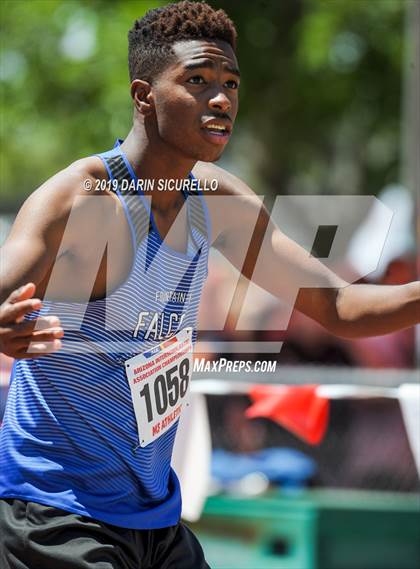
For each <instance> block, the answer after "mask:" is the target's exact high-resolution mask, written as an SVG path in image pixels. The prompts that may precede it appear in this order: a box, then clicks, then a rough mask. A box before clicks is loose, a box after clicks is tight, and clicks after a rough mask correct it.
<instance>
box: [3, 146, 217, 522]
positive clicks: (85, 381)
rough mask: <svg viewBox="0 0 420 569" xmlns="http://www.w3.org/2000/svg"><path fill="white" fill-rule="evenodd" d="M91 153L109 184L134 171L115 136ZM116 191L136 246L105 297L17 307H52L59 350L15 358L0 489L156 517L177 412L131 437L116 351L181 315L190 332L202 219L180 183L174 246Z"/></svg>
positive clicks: (133, 429)
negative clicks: (180, 239) (153, 430)
mask: <svg viewBox="0 0 420 569" xmlns="http://www.w3.org/2000/svg"><path fill="white" fill-rule="evenodd" d="M99 156H100V157H101V159H102V160H103V161H104V163H105V165H106V168H107V171H108V174H109V178H110V180H117V181H118V184H116V185H117V186H118V187H122V185H123V180H125V181H126V183H125V184H126V186H125V187H127V181H128V182H132V181H134V183H137V179H136V177H135V174H134V172H133V169H132V168H131V166H130V164H129V162H128V161H127V159H126V157H125V155H124V154H123V152H122V151H121V149H120V146H119V141H118V142H117V144H116V146H115V147H114V149H112V150H111V151H109V152H105V153H103V154H100V155H99ZM190 176H192V175H191V174H190ZM114 189H115V188H114ZM116 193H117V195H118V197H119V199H120V200H121V203H122V205H123V207H124V210H125V213H126V216H127V220H128V223H129V226H130V231H131V236H132V242H133V247H134V250H135V255H134V259H133V265H132V268H131V272H130V274H129V276H128V278H127V279H126V281H125V282H124V283H123V284H122V285H121V286H120V287H119V288H118V289H117V290H116V291H114V292H112V293H111V294H110V295H108V296H107V298H104V299H99V300H93V301H90V302H89V303H88V304H87V305H86V304H81V303H75V302H57V301H49V300H48V299H45V300H44V302H43V307H42V308H41V309H40V310H39V311H37V312H33V313H31V314H30V315H28V317H29V318H35V317H37V316H38V315H47V314H51V315H56V316H58V317H59V318H60V320H61V323H62V326H63V327H64V331H65V336H64V338H63V348H62V349H61V350H60V351H58V352H56V353H54V354H49V355H46V356H43V357H41V358H38V359H27V360H17V361H16V362H15V364H14V367H13V371H12V378H11V383H10V389H9V395H8V400H7V404H6V411H5V416H4V423H3V427H2V429H1V433H0V497H9V498H12V497H15V498H20V499H24V500H29V501H34V502H38V503H41V504H46V505H51V506H55V507H58V508H61V509H64V510H66V511H69V512H74V513H78V514H81V515H85V516H89V517H92V518H95V519H98V520H102V521H104V522H107V523H110V524H113V525H116V526H121V527H127V528H133V529H154V528H162V527H168V526H171V525H175V524H176V523H177V522H178V521H179V518H180V513H181V495H180V485H179V482H178V479H177V476H176V474H175V472H174V471H173V469H172V468H171V454H172V449H173V444H174V439H175V434H176V430H177V422H176V423H175V424H174V425H173V426H171V427H170V429H169V430H168V431H166V432H165V433H164V434H163V435H162V436H160V437H159V438H158V439H157V440H156V441H153V442H151V443H150V444H149V445H148V446H146V447H141V446H140V445H139V435H138V431H137V424H136V420H135V415H134V410H133V403H132V399H131V395H130V387H129V385H128V382H127V378H126V375H125V368H124V361H125V360H126V359H128V358H130V357H133V356H134V355H136V354H138V353H142V352H144V351H145V350H148V349H150V348H153V347H155V346H157V345H159V344H160V343H161V342H162V340H163V339H165V338H168V337H171V336H173V334H175V333H176V332H177V331H178V330H179V329H180V327H181V328H182V329H184V328H186V327H191V328H192V329H193V341H195V338H196V330H197V312H198V305H199V301H200V295H201V291H202V287H203V283H204V281H205V278H206V276H207V263H208V249H209V237H210V227H209V220H208V213H207V209H206V206H205V200H204V198H203V196H202V195H201V193H200V192H199V191H198V190H191V191H188V192H186V193H185V199H186V203H185V206H186V207H187V212H188V214H187V217H188V222H189V243H188V250H187V251H186V253H185V254H183V253H180V252H177V251H175V250H173V249H171V248H170V247H168V246H167V245H166V244H164V243H163V242H162V240H161V238H160V236H159V233H158V231H157V228H156V225H155V222H154V220H153V215H152V213H151V209H150V204H149V201H148V200H147V199H146V198H145V196H144V194H142V192H141V191H140V192H137V191H127V192H121V191H119V190H118V188H117V189H116ZM139 315H141V318H140V316H139Z"/></svg>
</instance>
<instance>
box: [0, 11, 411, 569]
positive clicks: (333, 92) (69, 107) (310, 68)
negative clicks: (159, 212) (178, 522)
mask: <svg viewBox="0 0 420 569" xmlns="http://www.w3.org/2000/svg"><path fill="white" fill-rule="evenodd" d="M210 3H211V5H212V6H214V7H216V8H218V7H222V8H223V9H225V10H226V11H227V13H228V14H229V15H230V17H231V18H232V19H233V21H234V22H235V24H236V26H237V29H238V33H239V43H238V59H239V65H240V68H241V75H242V82H241V88H240V110H239V116H238V119H237V124H236V127H235V134H234V136H233V138H232V141H231V142H230V143H229V147H228V148H227V150H226V152H225V155H224V156H223V158H222V160H221V161H220V165H221V166H222V167H225V168H226V169H227V170H229V171H231V172H233V173H234V174H236V175H238V176H239V177H240V178H242V179H243V180H245V181H246V182H247V183H248V185H249V186H251V187H252V188H253V189H254V191H255V192H256V193H258V194H260V195H261V196H265V203H266V204H267V207H269V208H270V207H272V205H273V203H274V200H275V197H276V196H279V195H284V196H302V195H311V196H314V195H322V196H337V195H338V196H358V195H372V196H377V197H379V199H380V200H381V201H382V202H383V203H385V204H386V205H387V206H388V207H389V208H390V209H391V210H392V211H393V213H394V217H393V221H392V225H391V228H390V231H389V235H388V239H387V242H386V244H385V247H384V249H383V254H382V257H381V260H380V262H379V264H378V267H377V269H376V270H375V271H374V272H373V273H372V274H370V275H368V276H366V277H364V281H365V282H375V283H383V284H400V283H404V282H408V281H410V280H414V279H415V278H416V274H417V272H416V256H417V253H416V232H415V226H416V219H418V214H417V213H416V212H417V209H416V189H417V190H418V181H419V180H418V149H419V145H418V136H419V134H418V129H419V118H418V117H419V112H418V101H419V99H420V93H419V84H420V76H419V62H418V55H417V59H416V53H418V51H419V46H418V41H419V40H418V37H419V9H418V3H417V2H416V1H415V0H347V1H344V0H343V1H339V0H327V1H323V0H260V1H257V0H255V1H252V2H251V1H244V2H239V1H237V0H220V1H210ZM164 4H165V2H148V1H127V0H119V1H116V0H115V1H113V2H109V1H105V0H91V1H73V0H48V1H44V0H19V1H6V0H3V2H2V3H1V5H0V10H1V67H0V82H1V87H2V98H1V125H0V126H1V146H2V153H1V164H0V175H1V204H2V208H1V216H0V231H1V239H0V242H1V241H3V240H4V239H5V238H6V236H7V233H8V231H9V228H10V224H11V223H12V221H13V219H14V216H15V214H16V212H17V210H18V209H19V207H20V205H21V204H22V203H23V201H24V200H25V198H26V197H27V196H28V195H29V194H30V193H31V192H32V191H33V190H34V189H35V188H36V187H38V186H39V185H40V184H41V183H42V182H43V181H44V180H46V179H47V178H48V177H50V176H51V175H53V174H54V173H55V172H57V171H58V170H60V169H62V168H64V167H66V166H67V165H68V164H70V163H71V162H73V161H74V160H77V159H79V158H81V157H84V156H87V155H91V154H95V153H98V152H102V151H104V150H107V149H109V148H111V147H112V145H113V143H114V141H115V139H116V138H118V137H119V138H124V136H125V135H126V134H127V133H128V131H129V129H130V126H131V118H132V107H131V99H130V96H129V80H128V70H127V31H128V29H129V28H130V27H131V26H132V23H133V21H134V20H135V19H136V18H138V17H140V16H141V15H142V14H144V13H145V12H146V11H147V10H148V9H150V8H154V7H157V6H160V5H164ZM416 42H417V46H416ZM416 176H417V178H416ZM331 199H332V198H331ZM331 203H332V202H331ZM345 213H346V214H347V217H348V222H349V223H354V224H356V221H357V224H358V226H357V225H355V229H354V234H353V236H352V239H351V240H349V243H348V247H347V248H346V249H345V250H343V253H342V258H340V261H339V263H337V270H338V269H340V270H343V268H346V270H348V271H350V272H354V274H355V275H358V274H362V272H363V267H364V265H365V264H366V263H367V262H368V261H369V249H368V247H367V244H368V243H369V234H370V233H369V232H374V231H375V223H376V222H375V214H374V213H375V212H374V211H373V210H372V209H369V210H367V211H366V212H365V214H364V215H363V216H362V217H361V218H360V212H359V213H358V214H357V215H359V217H357V215H356V213H357V212H353V211H350V210H349V211H348V212H345ZM314 215H315V214H314V212H312V214H311V212H310V211H308V210H307V209H302V211H300V210H299V209H297V210H296V211H294V217H293V223H294V224H295V225H296V226H299V228H303V231H304V230H305V228H309V227H311V226H312V225H313V223H314V219H313V216H314ZM353 215H354V216H355V217H354V219H352V216H353ZM292 236H293V235H292ZM355 278H356V277H355ZM232 283H234V286H235V287H236V280H235V275H234V272H232V270H231V269H230V268H229V267H227V266H226V264H225V263H223V262H222V260H221V259H220V257H219V256H217V255H214V256H213V257H212V259H211V268H210V273H209V279H208V283H207V285H206V286H207V288H206V290H205V292H204V294H203V302H202V308H201V315H200V319H201V320H200V323H201V326H200V328H201V335H200V339H201V341H202V345H203V346H207V347H208V350H209V351H208V352H207V353H204V354H203V356H204V357H206V358H207V359H212V360H217V359H219V358H220V357H221V356H223V357H225V358H226V359H237V356H235V355H234V354H233V353H231V352H230V351H229V348H228V346H230V345H231V344H232V342H238V341H240V342H243V341H249V342H254V343H255V345H256V346H258V345H260V346H261V345H266V344H267V342H283V347H282V350H281V351H280V352H278V351H277V353H269V354H267V353H263V352H264V350H263V349H262V348H261V351H259V350H258V348H256V349H255V350H254V351H253V352H251V353H248V354H242V355H241V356H240V357H241V358H243V359H250V360H256V359H260V360H261V359H266V360H276V361H277V362H278V364H277V373H276V374H271V376H270V375H264V377H258V376H252V377H250V376H246V375H243V374H242V375H241V374H234V373H231V374H228V375H226V374H225V375H224V376H223V377H222V375H223V374H222V375H220V377H211V376H209V374H207V375H205V374H204V375H203V378H205V379H207V380H208V379H216V380H220V381H223V382H224V385H225V391H227V392H228V393H227V394H225V395H220V394H217V393H216V392H217V388H216V387H214V386H215V385H217V384H216V383H215V384H213V388H212V389H209V390H208V392H207V394H206V409H207V415H208V418H209V421H210V427H211V433H212V447H213V455H212V456H213V462H212V474H213V477H212V483H211V487H210V489H209V490H208V492H209V493H210V494H212V495H211V496H210V497H209V499H208V501H207V503H206V506H205V509H204V514H203V516H202V517H201V519H200V521H199V522H197V523H196V524H195V525H194V527H195V530H196V531H197V532H198V534H199V536H200V538H201V540H202V543H203V545H204V547H205V550H206V552H207V557H208V559H209V562H210V564H211V566H212V567H214V568H215V569H217V568H219V569H222V568H224V569H231V568H233V567H235V568H237V569H265V568H267V569H269V568H273V569H274V568H276V569H288V568H290V569H328V568H331V569H358V568H360V569H387V568H389V569H396V568H397V567H398V568H400V569H404V568H407V569H408V568H411V567H417V566H418V565H419V564H420V551H419V548H418V542H417V540H418V538H419V537H420V525H419V524H420V522H419V513H420V502H419V479H418V473H417V471H416V466H415V462H414V459H413V444H412V441H410V440H409V439H410V437H409V433H408V430H407V429H408V427H407V419H406V415H404V414H402V412H401V407H400V403H399V399H398V388H399V386H400V385H401V384H405V383H413V382H415V381H417V379H418V378H417V370H418V368H417V363H418V355H416V342H415V333H414V331H413V330H406V331H402V332H399V333H396V334H391V335H388V336H386V337H381V338H369V339H364V340H358V341H348V340H341V339H337V338H334V337H332V336H331V335H330V334H328V333H327V332H325V331H324V330H322V329H321V328H320V327H319V326H318V325H316V324H314V323H313V322H311V321H309V320H308V319H307V318H305V317H303V316H302V315H299V314H297V313H294V314H293V316H292V319H291V321H290V324H289V326H288V328H287V331H284V330H282V329H281V327H280V325H279V323H280V322H281V321H282V318H283V312H284V307H283V306H282V304H281V303H280V302H278V301H274V300H273V299H272V298H271V299H270V298H268V297H267V296H266V295H263V294H262V293H259V292H258V291H257V292H255V296H253V297H252V298H253V302H252V303H248V304H247V305H245V306H244V305H242V304H240V305H239V308H238V303H237V302H236V303H235V302H233V300H234V298H233V297H232V295H230V294H227V293H226V294H225V292H226V291H232V286H233V285H232ZM244 287H245V288H246V287H247V284H246V283H244V282H243V281H240V282H239V285H238V286H237V287H236V288H235V290H233V292H232V294H234V295H236V296H235V298H236V299H237V298H238V295H239V298H240V297H241V294H243V291H242V289H243V288H244ZM226 298H227V299H228V300H229V304H228V305H227V304H226V303H227V300H226ZM238 311H239V312H240V313H241V316H242V318H243V319H244V320H245V321H246V322H247V323H248V324H247V327H246V328H247V329H246V330H238V329H237V328H238V327H237V326H236V324H237V322H238V318H239V315H238V313H237V312H238ZM219 313H220V314H222V315H224V314H226V315H227V318H226V322H225V325H224V327H223V330H219V331H217V330H216V331H215V330H212V328H213V327H214V326H213V323H214V321H215V320H217V318H218V314H219ZM215 342H219V344H217V345H220V342H223V343H224V345H225V346H226V350H223V349H221V350H220V352H219V353H215V352H214V349H212V346H214V345H216V344H215ZM221 352H223V353H221ZM10 364H11V362H10V361H8V360H7V359H3V360H2V376H1V377H2V393H3V397H2V401H1V406H0V407H1V409H0V410H2V408H3V407H4V404H5V394H6V391H7V383H8V377H9V373H10ZM198 379H199V378H198ZM244 382H245V384H244ZM261 382H264V383H267V382H269V383H275V384H293V385H301V384H305V383H306V384H307V383H317V384H319V383H321V384H322V383H326V384H343V385H353V386H357V387H359V388H360V393H359V398H358V399H357V400H354V399H351V400H349V399H337V400H333V401H331V404H330V414H329V424H328V429H327V433H326V436H325V438H324V439H323V441H322V442H321V443H320V444H319V445H318V446H310V445H308V443H307V442H303V441H302V440H300V439H299V438H298V437H296V436H295V435H294V434H291V433H290V432H289V431H288V430H286V429H285V428H284V427H283V426H281V425H279V424H278V423H277V422H275V421H273V420H270V419H268V418H267V419H253V420H250V419H247V418H245V414H244V413H245V409H246V408H247V407H248V406H249V403H250V394H249V392H248V387H246V386H247V385H248V386H249V385H250V383H261ZM197 383H198V381H197ZM239 384H241V385H245V387H243V389H242V391H241V390H240V389H239V388H238V385H239ZM203 385H204V384H203ZM235 385H236V387H235ZM367 386H376V387H381V388H382V387H383V388H387V389H390V390H394V391H395V395H394V396H392V397H391V396H389V397H388V396H387V397H385V396H384V394H382V395H381V396H380V397H375V398H365V397H364V396H363V393H364V391H363V390H364V389H365V388H366V387H367ZM230 388H231V392H229V390H230ZM201 391H202V392H204V393H205V392H206V389H204V388H203V389H202V390H201ZM384 393H385V392H384ZM411 408H413V406H411ZM416 409H417V411H416ZM414 413H418V407H415V406H414ZM417 416H418V415H417ZM232 473H233V474H232Z"/></svg>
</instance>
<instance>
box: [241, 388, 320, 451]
mask: <svg viewBox="0 0 420 569" xmlns="http://www.w3.org/2000/svg"><path fill="white" fill-rule="evenodd" d="M317 387H318V386H317V385H298V386H295V385H294V386H288V385H281V386H274V385H255V386H254V387H252V388H251V390H250V392H249V396H250V398H251V399H252V401H253V402H254V403H253V404H252V405H251V407H248V409H247V410H246V411H245V414H246V416H247V417H248V418H250V419H253V418H255V417H266V418H267V419H271V420H273V421H276V422H277V423H279V424H280V425H281V426H282V427H284V428H285V429H287V430H289V431H291V432H292V433H293V434H295V435H297V436H298V437H300V438H301V439H303V440H304V441H305V442H307V443H310V444H312V445H317V444H319V443H320V442H321V441H322V439H323V438H324V435H325V432H326V430H327V425H328V416H329V400H328V399H325V398H324V397H319V396H318V395H317V394H316V390H317Z"/></svg>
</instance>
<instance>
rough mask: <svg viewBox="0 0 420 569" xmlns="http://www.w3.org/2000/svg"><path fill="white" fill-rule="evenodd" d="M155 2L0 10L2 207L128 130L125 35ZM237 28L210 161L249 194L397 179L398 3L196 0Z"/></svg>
mask: <svg viewBox="0 0 420 569" xmlns="http://www.w3.org/2000/svg"><path fill="white" fill-rule="evenodd" d="M163 4H166V2H157V1H130V0H114V1H112V2H110V1H106V0H91V1H82V0H14V1H7V0H3V1H2V2H1V8H0V9H1V37H2V39H1V72H0V80H1V87H2V98H1V143H2V156H1V164H0V173H1V191H2V204H3V211H15V210H16V209H17V207H18V206H19V205H20V203H21V202H22V201H23V199H24V198H25V197H26V196H27V195H28V194H29V193H30V192H31V191H33V190H34V189H35V188H36V187H37V186H38V185H39V184H41V183H42V182H43V181H44V180H45V179H46V178H48V177H49V176H51V175H52V174H54V173H55V172H56V171H57V170H60V169H62V168H64V167H66V166H67V165H68V164H69V163H71V162H73V161H74V160H76V159H78V158H81V157H83V156H86V155H89V154H94V153H96V152H101V151H103V150H106V149H108V148H110V147H111V146H112V145H113V142H114V140H115V138H117V137H122V138H123V137H124V136H125V135H126V133H127V132H128V130H129V129H130V126H131V114H132V111H131V99H130V95H129V82H128V71H127V53H126V52H127V31H128V29H129V28H130V27H131V26H132V23H133V21H134V20H135V19H136V18H138V17H140V16H142V15H143V14H144V13H145V12H146V11H147V10H148V9H150V8H152V7H157V6H159V5H163ZM210 4H211V5H212V6H214V7H216V8H218V7H222V8H224V9H225V10H226V11H227V12H228V14H229V15H230V16H231V18H232V19H233V20H234V22H235V23H236V25H237V28H238V32H239V46H238V58H239V63H240V67H241V72H242V77H243V80H242V85H241V93H240V101H241V104H240V112H239V117H238V120H237V127H236V132H235V136H234V137H233V139H232V142H231V143H230V145H229V148H228V150H227V151H226V155H225V156H224V158H223V160H222V162H221V165H222V166H225V167H227V168H228V169H230V170H231V171H233V172H234V173H237V174H239V175H241V176H242V177H243V178H244V179H245V180H246V181H247V182H248V183H249V184H250V185H251V186H252V187H253V188H254V189H255V191H257V193H267V192H271V193H272V194H281V193H296V194H302V193H332V194H338V193H345V194H353V193H367V194H375V193H377V192H378V191H379V190H380V189H381V188H382V187H383V186H384V185H385V184H386V183H389V182H393V181H395V180H396V179H398V168H399V160H400V151H399V146H400V114H401V113H400V110H401V109H400V107H401V78H402V61H403V51H404V45H403V37H404V33H403V32H404V11H405V6H406V3H405V1H404V0H346V1H345V0H325V1H324V0H255V1H238V0H210Z"/></svg>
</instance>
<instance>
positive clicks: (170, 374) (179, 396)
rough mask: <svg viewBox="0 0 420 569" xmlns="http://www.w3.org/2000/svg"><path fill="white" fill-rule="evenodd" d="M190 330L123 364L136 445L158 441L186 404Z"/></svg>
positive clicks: (189, 364) (188, 381)
mask: <svg viewBox="0 0 420 569" xmlns="http://www.w3.org/2000/svg"><path fill="white" fill-rule="evenodd" d="M192 352H193V343H192V328H185V329H184V330H181V331H180V332H179V333H178V334H176V336H173V337H172V338H170V339H169V340H166V341H165V342H163V343H162V344H160V345H159V346H156V347H154V348H152V349H151V350H148V351H147V352H144V353H142V354H139V355H138V356H134V357H133V358H130V359H129V360H126V362H125V371H126V375H127V379H128V382H129V384H130V389H131V397H132V400H133V407H134V412H135V415H136V421H137V429H138V434H139V443H140V446H141V447H145V446H147V445H148V444H149V443H151V442H152V441H155V440H157V439H158V438H159V437H160V436H161V435H163V434H164V433H166V431H167V430H168V429H169V428H170V427H172V425H173V424H174V423H175V422H176V421H177V420H178V419H179V417H180V415H181V412H182V409H183V406H184V405H187V404H188V403H187V396H188V387H189V384H190V379H191V374H192Z"/></svg>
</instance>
